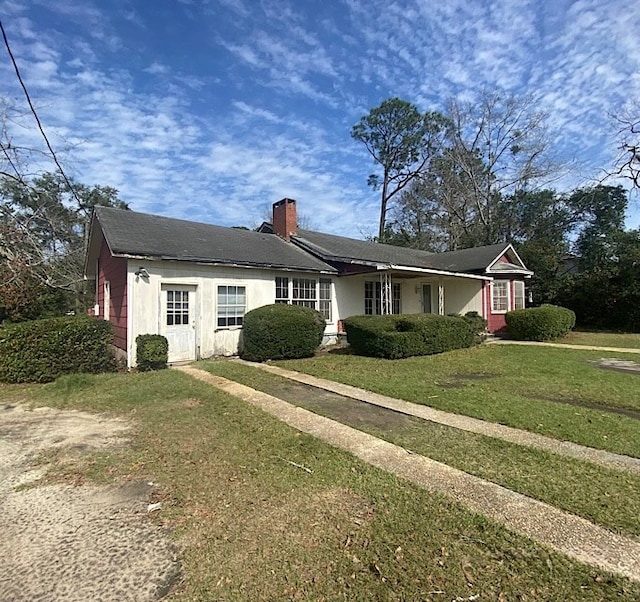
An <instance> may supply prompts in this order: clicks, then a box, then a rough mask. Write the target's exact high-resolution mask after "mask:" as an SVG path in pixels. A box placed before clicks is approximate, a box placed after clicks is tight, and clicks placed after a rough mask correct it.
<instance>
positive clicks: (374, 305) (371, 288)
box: [364, 281, 400, 315]
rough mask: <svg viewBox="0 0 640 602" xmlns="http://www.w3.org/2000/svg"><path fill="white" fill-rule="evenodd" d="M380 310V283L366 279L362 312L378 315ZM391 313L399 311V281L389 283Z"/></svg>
mask: <svg viewBox="0 0 640 602" xmlns="http://www.w3.org/2000/svg"><path fill="white" fill-rule="evenodd" d="M381 312H382V284H381V283H380V282H371V281H366V282H365V283H364V313H365V314H367V315H373V314H375V315H380V313H381ZM391 313H393V314H399V313H400V283H399V282H393V283H392V284H391Z"/></svg>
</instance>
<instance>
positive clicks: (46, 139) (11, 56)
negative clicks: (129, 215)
mask: <svg viewBox="0 0 640 602" xmlns="http://www.w3.org/2000/svg"><path fill="white" fill-rule="evenodd" d="M0 30H1V31H2V38H3V39H4V45H5V46H6V48H7V52H8V53H9V57H10V58H11V63H12V64H13V68H14V70H15V72H16V76H17V77H18V81H19V82H20V85H21V86H22V90H23V91H24V95H25V96H26V98H27V103H29V108H30V109H31V112H32V113H33V116H34V117H35V120H36V123H37V124H38V129H39V130H40V133H41V134H42V137H43V138H44V141H45V142H46V143H47V148H48V149H49V152H50V153H51V157H52V158H53V161H54V163H55V164H56V166H57V167H58V170H59V171H60V174H61V175H62V178H63V179H64V181H65V183H66V184H67V186H68V187H69V190H70V191H71V194H72V195H73V196H74V198H75V199H76V201H77V202H78V204H79V205H82V201H81V200H80V198H79V197H78V195H77V194H76V191H75V190H74V188H73V185H72V184H71V182H70V181H69V178H67V174H66V173H64V169H62V165H60V162H59V161H58V157H57V156H56V153H55V151H54V150H53V147H52V146H51V143H50V142H49V138H47V135H46V134H45V133H44V128H43V127H42V123H41V121H40V118H39V117H38V113H36V109H35V107H34V106H33V103H32V102H31V97H30V96H29V91H28V90H27V86H26V85H25V83H24V81H23V80H22V75H20V69H19V68H18V63H16V59H15V58H14V56H13V52H11V46H9V40H8V39H7V34H6V32H5V30H4V26H3V25H2V21H1V20H0ZM3 150H4V148H3ZM5 152H6V151H5Z"/></svg>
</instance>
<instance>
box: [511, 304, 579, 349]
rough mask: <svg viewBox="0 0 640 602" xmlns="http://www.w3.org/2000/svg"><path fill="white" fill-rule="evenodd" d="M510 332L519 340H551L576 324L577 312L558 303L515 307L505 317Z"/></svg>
mask: <svg viewBox="0 0 640 602" xmlns="http://www.w3.org/2000/svg"><path fill="white" fill-rule="evenodd" d="M505 319H506V322H507V328H508V334H509V337H511V338H512V339H516V340H519V341H550V340H553V339H558V338H560V337H563V336H565V335H566V334H568V333H569V331H570V330H571V329H572V328H573V327H574V326H575V324H576V314H575V313H574V312H573V311H571V310H570V309H567V308H566V307H560V306H558V305H541V306H540V307H530V308H527V309H515V310H513V311H509V312H507V315H506V317H505Z"/></svg>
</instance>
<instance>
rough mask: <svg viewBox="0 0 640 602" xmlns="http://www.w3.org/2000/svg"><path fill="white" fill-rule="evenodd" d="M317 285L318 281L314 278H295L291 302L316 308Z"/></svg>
mask: <svg viewBox="0 0 640 602" xmlns="http://www.w3.org/2000/svg"><path fill="white" fill-rule="evenodd" d="M316 285H317V283H316V281H315V280H314V279H313V278H294V279H293V287H292V291H293V295H292V297H291V303H292V304H293V305H302V306H304V307H311V308H312V309H315V308H316V302H317V300H318V295H317V290H316V288H317V287H316Z"/></svg>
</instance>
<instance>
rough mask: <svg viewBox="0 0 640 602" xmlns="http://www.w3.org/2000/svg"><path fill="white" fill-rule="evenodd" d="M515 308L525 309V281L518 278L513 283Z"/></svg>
mask: <svg viewBox="0 0 640 602" xmlns="http://www.w3.org/2000/svg"><path fill="white" fill-rule="evenodd" d="M513 308H514V309H524V282H522V280H516V281H515V282H514V283H513Z"/></svg>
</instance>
